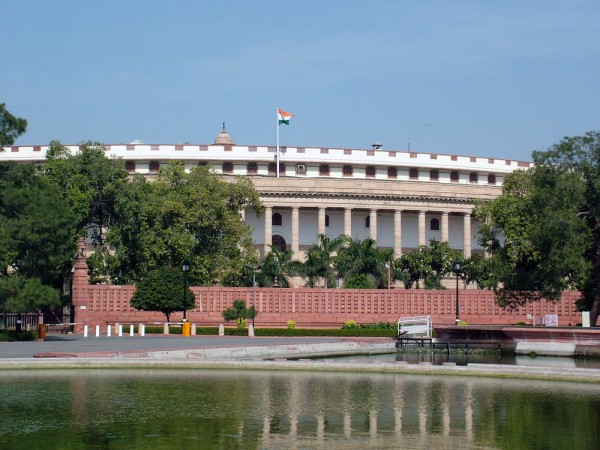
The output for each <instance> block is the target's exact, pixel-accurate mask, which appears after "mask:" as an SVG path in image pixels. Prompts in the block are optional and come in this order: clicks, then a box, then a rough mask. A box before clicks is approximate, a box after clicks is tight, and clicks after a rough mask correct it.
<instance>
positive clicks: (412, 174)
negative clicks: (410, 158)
mask: <svg viewBox="0 0 600 450" xmlns="http://www.w3.org/2000/svg"><path fill="white" fill-rule="evenodd" d="M408 178H409V179H411V180H418V179H419V169H417V168H416V167H411V168H410V169H408Z"/></svg>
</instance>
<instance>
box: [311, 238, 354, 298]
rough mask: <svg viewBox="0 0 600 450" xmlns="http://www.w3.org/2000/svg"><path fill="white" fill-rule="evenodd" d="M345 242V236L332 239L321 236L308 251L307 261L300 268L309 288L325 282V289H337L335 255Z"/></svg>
mask: <svg viewBox="0 0 600 450" xmlns="http://www.w3.org/2000/svg"><path fill="white" fill-rule="evenodd" d="M344 240H345V238H344V236H343V235H340V236H338V237H336V238H334V239H330V238H329V237H328V236H327V235H326V234H319V239H318V242H317V243H316V244H314V245H313V246H311V247H310V248H309V249H308V251H307V252H306V260H305V261H304V263H303V264H302V266H301V267H300V273H301V274H302V275H303V276H304V277H306V285H307V286H308V287H315V286H316V284H317V283H318V282H319V280H323V287H325V288H328V287H335V274H336V272H335V268H334V267H333V253H334V252H336V251H337V250H339V248H340V247H341V246H342V245H343V243H344Z"/></svg>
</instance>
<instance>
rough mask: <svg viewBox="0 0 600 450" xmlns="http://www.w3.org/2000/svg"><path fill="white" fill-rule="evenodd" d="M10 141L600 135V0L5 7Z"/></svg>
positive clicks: (415, 141)
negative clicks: (15, 121) (283, 116)
mask: <svg viewBox="0 0 600 450" xmlns="http://www.w3.org/2000/svg"><path fill="white" fill-rule="evenodd" d="M0 1H1V3H2V5H1V7H0V17H1V18H2V29H3V33H2V39H0V51H1V54H2V61H3V63H2V68H1V69H0V102H2V103H6V106H7V108H8V110H9V111H11V112H12V113H13V114H15V115H18V116H20V117H24V118H26V119H27V120H28V122H29V126H28V131H27V133H26V134H24V135H23V136H21V137H20V138H19V139H18V141H17V144H18V145H32V144H39V145H43V144H47V143H49V142H50V140H52V139H58V140H60V141H61V142H63V143H65V144H74V143H79V142H83V141H87V140H94V141H100V142H104V143H107V144H116V143H129V142H132V141H133V140H135V139H139V140H142V141H143V142H145V143H156V144H161V143H181V142H190V143H196V144H208V143H212V141H213V140H214V138H215V137H216V135H217V134H218V133H219V132H220V129H221V123H222V122H223V121H225V122H226V124H227V129H228V131H229V133H230V134H231V136H232V137H233V139H234V141H235V143H236V144H240V145H274V144H275V140H276V128H275V118H276V117H275V111H276V108H277V107H280V108H282V109H284V110H286V111H289V112H291V113H294V114H295V115H296V117H294V119H293V121H292V123H291V125H289V126H287V127H284V126H282V128H281V129H280V131H281V144H282V145H288V146H303V147H304V146H305V147H309V146H316V147H343V148H367V147H369V146H370V144H372V143H373V142H375V141H380V142H383V143H384V148H386V149H392V150H406V149H407V143H408V140H410V143H411V150H413V151H419V152H433V153H452V154H466V155H477V156H488V157H499V158H500V157H501V158H508V159H526V160H527V159H530V155H531V151H532V150H536V149H537V150H541V149H545V148H548V147H549V146H551V145H552V144H554V143H557V142H558V141H559V140H560V139H561V138H562V137H563V136H567V135H568V136H573V135H581V134H583V133H585V132H586V131H588V130H598V129H600V113H599V108H598V105H600V25H599V24H600V2H599V1H597V0H570V1H563V0H528V1H517V0H514V1H513V0H495V1H494V0H489V1H482V0H472V1H466V0H464V1H462V0H456V1H427V0H423V1H416V0H415V1H408V0H406V1H405V0H396V1H385V0H379V1H366V0H363V1H357V0H344V1H338V0H330V1H319V2H318V1H316V0H315V1H306V2H298V1H296V2H282V1H255V2H246V1H228V0H222V1H219V2H200V1H188V0H180V1H173V2H166V1H164V0H161V1H153V0H152V1H151V0H147V1H141V0H140V1H136V0H128V1H115V0H102V1H96V2H91V1H83V0H56V1H46V0H39V1H34V0H19V1H10V0H0Z"/></svg>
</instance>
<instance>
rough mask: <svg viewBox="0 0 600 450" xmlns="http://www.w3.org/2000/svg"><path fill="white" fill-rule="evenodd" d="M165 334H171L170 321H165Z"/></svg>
mask: <svg viewBox="0 0 600 450" xmlns="http://www.w3.org/2000/svg"><path fill="white" fill-rule="evenodd" d="M163 334H169V322H165V327H164V328H163Z"/></svg>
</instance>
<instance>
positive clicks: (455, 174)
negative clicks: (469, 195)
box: [450, 170, 458, 183]
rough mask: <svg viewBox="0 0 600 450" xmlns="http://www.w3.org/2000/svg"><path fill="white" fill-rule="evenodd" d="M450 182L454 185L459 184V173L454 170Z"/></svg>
mask: <svg viewBox="0 0 600 450" xmlns="http://www.w3.org/2000/svg"><path fill="white" fill-rule="evenodd" d="M450 181H452V182H453V183H458V171H456V170H453V171H452V172H450Z"/></svg>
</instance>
